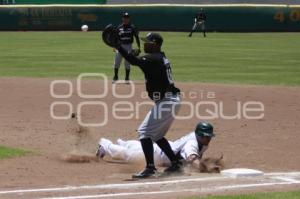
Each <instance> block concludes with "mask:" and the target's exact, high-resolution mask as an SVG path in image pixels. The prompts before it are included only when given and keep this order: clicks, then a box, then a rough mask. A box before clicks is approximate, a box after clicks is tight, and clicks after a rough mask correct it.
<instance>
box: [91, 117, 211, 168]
mask: <svg viewBox="0 0 300 199" xmlns="http://www.w3.org/2000/svg"><path fill="white" fill-rule="evenodd" d="M214 136H215V135H214V133H213V126H212V125H211V124H209V123H206V122H199V123H198V124H197V126H196V128H195V131H194V132H191V133H188V134H187V135H185V136H183V137H181V138H179V139H177V140H176V141H174V142H169V143H170V145H171V147H172V150H173V151H174V152H175V154H176V156H179V157H180V158H181V159H182V161H183V162H184V163H186V164H188V165H191V166H192V167H194V168H196V169H199V167H200V159H201V158H202V156H203V153H204V152H205V151H206V150H207V148H208V145H209V143H210V141H211V139H212V137H214ZM153 147H154V160H155V162H156V165H158V166H164V167H169V166H171V162H170V160H169V158H168V157H167V156H166V155H165V154H164V153H163V151H162V150H161V149H160V148H159V147H158V145H157V144H153ZM96 155H97V156H98V157H99V158H103V157H104V156H106V155H107V156H109V157H111V158H112V159H116V160H122V161H124V162H136V161H138V160H141V158H142V157H143V151H142V147H141V144H140V142H139V141H137V140H129V141H123V140H121V139H118V140H117V143H116V144H113V143H112V142H111V141H110V140H108V139H105V138H102V139H100V141H99V147H98V150H97V154H96Z"/></svg>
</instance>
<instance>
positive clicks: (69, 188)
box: [0, 172, 300, 195]
mask: <svg viewBox="0 0 300 199" xmlns="http://www.w3.org/2000/svg"><path fill="white" fill-rule="evenodd" d="M265 175H266V176H278V177H280V175H283V176H286V175H287V176H300V172H286V173H266V174H265ZM224 179H229V178H228V177H223V176H220V177H205V178H190V179H180V180H168V181H154V182H140V183H122V184H100V185H84V186H66V187H54V188H41V189H19V190H3V191H0V195H4V194H16V193H21V194H26V193H37V192H62V191H74V190H91V189H111V188H115V189H122V188H132V187H135V188H137V187H145V186H146V187H148V186H152V185H163V184H176V183H185V182H201V181H217V180H224ZM281 180H283V179H281ZM284 183H294V182H291V181H289V182H287V181H285V182H284ZM295 183H297V184H298V182H295Z"/></svg>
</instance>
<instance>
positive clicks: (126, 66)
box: [124, 44, 132, 83]
mask: <svg viewBox="0 0 300 199" xmlns="http://www.w3.org/2000/svg"><path fill="white" fill-rule="evenodd" d="M126 50H127V51H128V52H130V51H132V45H131V44H128V45H126ZM124 65H125V74H126V75H125V81H126V82H127V83H128V81H129V80H130V78H129V75H130V63H129V62H128V61H127V60H125V62H124Z"/></svg>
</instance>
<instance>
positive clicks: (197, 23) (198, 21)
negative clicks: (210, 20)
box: [189, 8, 206, 37]
mask: <svg viewBox="0 0 300 199" xmlns="http://www.w3.org/2000/svg"><path fill="white" fill-rule="evenodd" d="M205 21H206V15H205V13H204V12H203V9H202V8H201V10H200V12H198V13H197V14H196V16H195V18H194V25H193V28H192V30H191V32H190V34H189V37H191V36H192V34H193V32H194V31H195V30H196V29H197V28H198V27H201V29H202V31H203V36H204V37H206V34H205Z"/></svg>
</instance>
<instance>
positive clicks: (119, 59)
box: [113, 50, 122, 83]
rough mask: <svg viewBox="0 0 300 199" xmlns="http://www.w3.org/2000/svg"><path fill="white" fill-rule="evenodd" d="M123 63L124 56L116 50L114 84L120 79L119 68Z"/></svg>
mask: <svg viewBox="0 0 300 199" xmlns="http://www.w3.org/2000/svg"><path fill="white" fill-rule="evenodd" d="M121 62H122V55H121V53H119V51H118V50H116V55H115V62H114V78H113V83H114V82H116V81H118V79H119V74H118V73H119V68H120V65H121Z"/></svg>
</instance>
